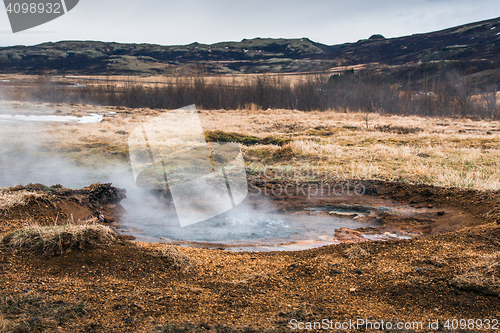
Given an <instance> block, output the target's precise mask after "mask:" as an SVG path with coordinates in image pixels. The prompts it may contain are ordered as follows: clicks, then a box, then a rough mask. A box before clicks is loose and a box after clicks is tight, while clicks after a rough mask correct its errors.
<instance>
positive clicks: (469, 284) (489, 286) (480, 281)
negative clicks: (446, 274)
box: [451, 271, 499, 295]
mask: <svg viewBox="0 0 500 333" xmlns="http://www.w3.org/2000/svg"><path fill="white" fill-rule="evenodd" d="M451 284H452V285H453V286H455V287H456V288H458V289H461V290H465V291H473V292H477V293H484V294H488V295H498V291H499V286H498V283H497V282H495V280H494V279H493V278H489V277H487V276H486V275H484V274H483V273H481V272H477V271H468V272H465V273H463V274H459V275H456V276H454V277H453V278H452V279H451Z"/></svg>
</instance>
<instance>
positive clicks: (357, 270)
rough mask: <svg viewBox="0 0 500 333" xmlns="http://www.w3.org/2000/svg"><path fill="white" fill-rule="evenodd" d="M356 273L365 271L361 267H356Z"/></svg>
mask: <svg viewBox="0 0 500 333" xmlns="http://www.w3.org/2000/svg"><path fill="white" fill-rule="evenodd" d="M355 273H356V274H363V271H362V270H361V268H356V272H355Z"/></svg>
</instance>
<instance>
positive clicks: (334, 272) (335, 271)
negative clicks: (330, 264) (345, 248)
mask: <svg viewBox="0 0 500 333" xmlns="http://www.w3.org/2000/svg"><path fill="white" fill-rule="evenodd" d="M332 273H333V274H342V271H339V270H338V269H334V270H333V271H332Z"/></svg>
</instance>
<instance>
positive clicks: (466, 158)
mask: <svg viewBox="0 0 500 333" xmlns="http://www.w3.org/2000/svg"><path fill="white" fill-rule="evenodd" d="M2 106H3V108H2V110H3V112H5V113H9V109H10V110H11V111H12V112H25V113H29V112H31V113H32V114H45V113H47V112H56V113H55V114H57V115H72V116H78V115H80V116H81V115H84V114H86V115H88V114H90V113H100V114H103V115H105V117H104V120H103V121H102V122H100V123H96V124H66V123H62V124H50V125H43V128H44V130H43V131H42V132H41V133H40V135H41V138H40V140H39V142H40V144H41V145H42V146H43V149H44V150H49V151H50V150H52V151H54V152H56V151H62V152H64V153H65V154H66V156H68V157H70V158H71V159H73V160H76V161H79V163H84V164H85V163H90V164H92V163H98V164H102V163H104V164H107V163H114V162H118V161H120V162H124V161H125V162H126V161H127V160H128V146H127V138H128V134H129V133H130V132H131V131H132V130H133V129H134V128H136V127H137V126H139V125H140V123H141V122H144V121H147V120H148V119H151V118H152V117H154V116H155V115H158V114H160V113H161V112H164V111H161V110H160V111H159V110H150V109H127V108H120V107H94V106H90V105H73V106H72V105H51V104H31V103H21V102H19V103H18V102H14V103H13V104H11V103H8V102H3V104H2ZM26 110H28V111H26ZM109 112H116V114H109ZM199 114H200V118H201V120H202V123H203V126H204V129H205V130H206V131H208V132H209V133H208V134H207V135H210V133H211V132H213V133H212V136H213V138H211V139H212V140H213V141H217V140H216V139H217V138H218V137H219V136H222V140H231V135H229V136H226V138H224V133H238V134H240V135H241V136H240V138H239V139H237V140H236V141H240V142H244V140H243V139H244V138H245V137H248V136H250V137H252V136H254V137H255V138H257V139H258V140H254V142H252V144H244V143H239V145H240V147H241V149H242V150H243V152H244V157H245V161H246V164H247V169H248V172H259V171H263V170H264V169H265V168H270V169H272V170H274V171H275V173H276V174H278V173H279V172H281V171H284V172H285V173H286V174H287V175H288V176H289V177H293V172H291V171H294V170H295V171H297V170H303V171H304V172H305V171H307V170H310V171H312V170H314V172H315V173H317V174H320V175H323V176H325V175H326V174H328V175H329V176H333V177H336V178H341V179H347V178H360V179H379V180H395V181H403V182H410V183H424V184H429V185H437V186H453V187H461V188H475V189H481V190H498V189H499V186H500V174H499V173H498V170H499V167H500V165H499V164H500V122H498V121H472V120H470V119H442V118H422V117H401V116H383V115H379V114H362V113H339V112H332V111H325V112H299V111H291V110H267V111H260V110H230V111H225V110H201V111H199ZM8 130H9V131H19V130H20V129H19V128H18V127H11V128H8ZM218 131H222V132H223V133H219V132H218ZM270 137H271V138H275V139H276V140H274V141H273V140H267V142H270V143H269V144H263V143H262V142H261V141H262V140H263V139H265V138H270ZM267 142H266V140H264V143H267ZM273 143H274V144H273ZM276 143H278V144H281V145H278V144H276ZM278 171H279V172H278ZM299 173H300V172H299ZM268 174H274V173H268ZM290 180H294V179H290ZM309 180H314V179H309Z"/></svg>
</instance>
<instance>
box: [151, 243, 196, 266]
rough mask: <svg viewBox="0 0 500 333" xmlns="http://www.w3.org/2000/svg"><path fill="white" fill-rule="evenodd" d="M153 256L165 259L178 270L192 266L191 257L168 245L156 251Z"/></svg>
mask: <svg viewBox="0 0 500 333" xmlns="http://www.w3.org/2000/svg"><path fill="white" fill-rule="evenodd" d="M153 255H154V256H155V257H159V258H162V259H164V260H165V261H166V262H167V263H168V264H169V265H170V266H172V267H174V268H177V269H186V268H188V267H190V266H191V261H190V260H189V257H188V256H187V255H185V254H184V253H182V252H181V251H179V249H177V247H175V246H172V245H166V246H164V247H162V248H160V249H158V250H156V251H155V252H154V254H153Z"/></svg>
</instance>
